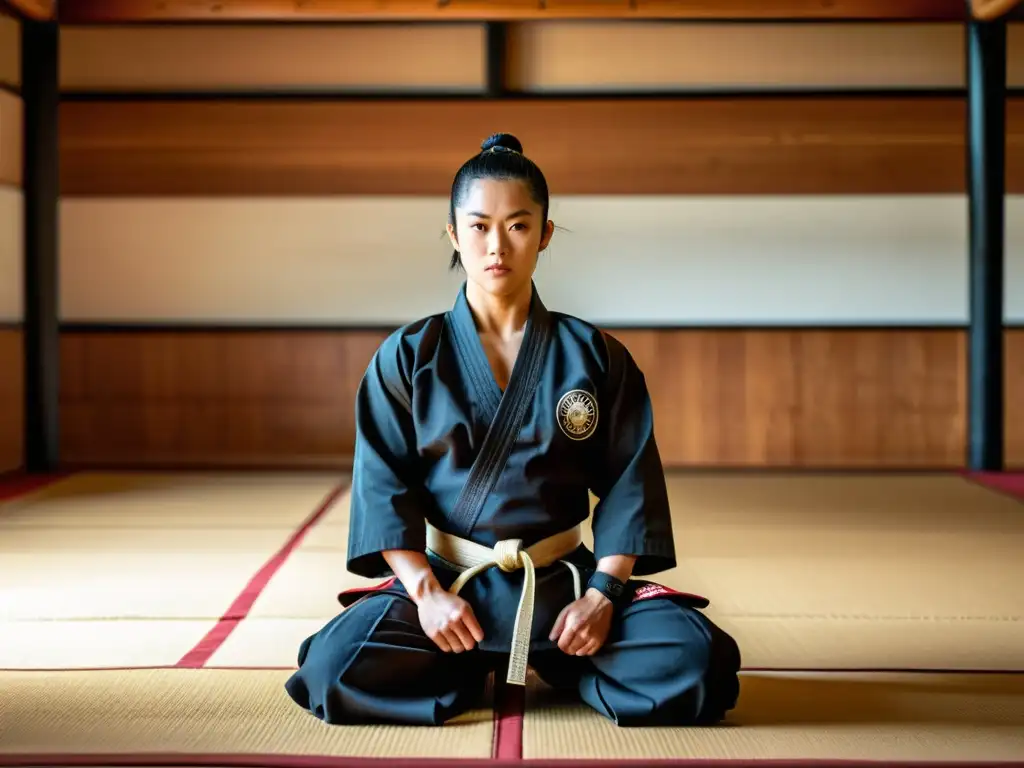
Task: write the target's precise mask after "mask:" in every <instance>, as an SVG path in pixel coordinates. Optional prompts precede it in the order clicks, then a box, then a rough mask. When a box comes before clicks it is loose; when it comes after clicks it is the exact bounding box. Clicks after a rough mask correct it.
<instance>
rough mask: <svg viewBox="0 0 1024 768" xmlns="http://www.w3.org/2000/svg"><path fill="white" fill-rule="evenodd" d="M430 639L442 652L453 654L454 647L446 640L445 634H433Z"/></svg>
mask: <svg viewBox="0 0 1024 768" xmlns="http://www.w3.org/2000/svg"><path fill="white" fill-rule="evenodd" d="M430 639H431V640H433V641H434V645H436V646H437V647H438V648H440V649H441V650H442V651H444V652H445V653H451V651H452V647H451V645H449V644H448V641H447V640H445V639H444V633H442V632H436V631H435V632H432V633H431V634H430Z"/></svg>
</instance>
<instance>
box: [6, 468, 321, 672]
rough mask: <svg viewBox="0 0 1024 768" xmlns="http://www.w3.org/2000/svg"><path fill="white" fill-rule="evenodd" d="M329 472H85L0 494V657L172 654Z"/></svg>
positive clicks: (314, 497)
mask: <svg viewBox="0 0 1024 768" xmlns="http://www.w3.org/2000/svg"><path fill="white" fill-rule="evenodd" d="M339 480H340V479H339V478H338V476H336V475H327V474H276V475H269V476H267V475H261V474H256V473H254V474H251V475H250V474H220V473H195V474H184V473H183V474H173V475H161V474H146V473H121V474H119V473H95V474H91V473H82V474H76V475H73V476H71V477H69V478H67V479H64V480H62V481H60V482H58V483H55V484H53V485H50V486H48V487H47V488H45V489H42V490H39V491H36V492H33V493H32V494H30V495H27V496H23V497H20V498H16V499H13V500H9V501H6V502H4V503H3V504H0V632H3V634H4V636H5V638H6V642H3V643H0V667H5V668H27V667H44V668H51V667H78V668H82V667H96V666H108V665H110V666H127V665H136V664H139V665H168V664H174V663H176V662H177V661H178V660H179V659H180V658H181V656H182V655H183V654H184V653H186V652H187V651H188V650H189V649H190V648H192V647H193V646H194V645H195V644H196V643H197V642H198V641H199V640H201V639H202V638H203V637H204V636H205V635H206V634H207V633H208V632H209V631H210V630H211V629H212V628H213V627H214V626H215V625H216V624H217V622H218V620H219V619H220V618H221V617H222V616H224V615H225V613H226V612H227V611H228V610H229V608H231V606H232V605H233V604H235V601H236V599H237V598H238V597H239V595H240V594H243V593H245V592H246V590H251V589H252V586H251V584H250V581H251V580H252V579H253V577H254V575H256V574H257V573H259V572H260V571H261V569H263V568H264V566H265V565H266V564H267V563H268V561H269V560H271V558H273V557H274V555H275V553H277V552H278V551H279V550H280V549H281V547H282V546H283V545H285V544H286V542H288V541H289V539H290V538H291V537H292V536H293V535H294V534H295V532H296V530H298V529H299V527H300V526H301V525H302V523H303V521H305V520H308V519H309V518H310V516H311V515H313V514H314V513H315V512H316V511H317V509H318V508H319V507H320V506H321V505H322V504H323V503H324V501H325V499H328V498H329V495H330V493H331V492H332V491H333V490H335V489H336V488H337V486H338V483H339ZM254 597H255V595H254ZM69 638H73V642H69Z"/></svg>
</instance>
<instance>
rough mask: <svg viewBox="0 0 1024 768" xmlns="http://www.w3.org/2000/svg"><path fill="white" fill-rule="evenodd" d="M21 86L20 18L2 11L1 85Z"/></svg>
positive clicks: (0, 20) (0, 44) (0, 40)
mask: <svg viewBox="0 0 1024 768" xmlns="http://www.w3.org/2000/svg"><path fill="white" fill-rule="evenodd" d="M3 86H8V87H11V88H19V87H20V86H21V29H20V26H19V23H18V20H17V19H15V18H13V17H11V16H5V15H4V13H3V11H0V87H3Z"/></svg>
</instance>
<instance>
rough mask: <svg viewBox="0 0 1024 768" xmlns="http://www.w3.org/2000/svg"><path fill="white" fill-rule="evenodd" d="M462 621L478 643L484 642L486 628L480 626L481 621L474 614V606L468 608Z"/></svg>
mask: <svg viewBox="0 0 1024 768" xmlns="http://www.w3.org/2000/svg"><path fill="white" fill-rule="evenodd" d="M462 621H463V623H464V624H465V625H466V628H467V629H468V630H469V633H470V634H471V635H472V636H473V639H474V640H476V641H477V642H478V643H480V642H483V639H484V630H483V627H481V626H480V622H479V621H477V620H476V616H475V615H474V613H473V609H472V608H469V607H467V608H466V615H465V616H464V617H463V618H462Z"/></svg>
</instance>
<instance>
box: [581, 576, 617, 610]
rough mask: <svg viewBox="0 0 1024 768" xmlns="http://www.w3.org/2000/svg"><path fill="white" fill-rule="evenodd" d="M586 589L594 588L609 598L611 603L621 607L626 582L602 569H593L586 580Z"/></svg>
mask: <svg viewBox="0 0 1024 768" xmlns="http://www.w3.org/2000/svg"><path fill="white" fill-rule="evenodd" d="M587 589H596V590H597V591H598V592H600V593H601V594H602V595H604V596H605V597H607V598H608V599H609V600H611V602H612V605H614V606H615V607H616V608H621V607H622V605H623V601H624V600H625V597H626V583H625V582H624V581H620V580H619V579H617V578H615V577H614V576H612V575H611V574H608V573H605V572H604V571H594V575H593V576H591V577H590V580H589V581H588V582H587Z"/></svg>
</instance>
